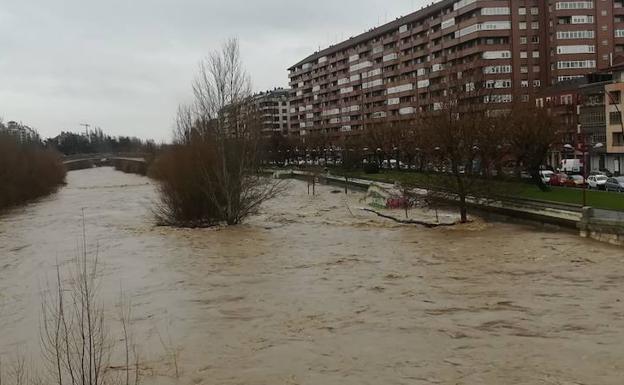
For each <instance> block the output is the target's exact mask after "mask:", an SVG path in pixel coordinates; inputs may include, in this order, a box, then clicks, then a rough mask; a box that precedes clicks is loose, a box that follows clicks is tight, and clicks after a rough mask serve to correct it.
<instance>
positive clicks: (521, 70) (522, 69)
mask: <svg viewBox="0 0 624 385" xmlns="http://www.w3.org/2000/svg"><path fill="white" fill-rule="evenodd" d="M520 73H521V74H528V73H529V67H527V66H522V67H520Z"/></svg>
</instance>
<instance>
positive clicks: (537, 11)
mask: <svg viewBox="0 0 624 385" xmlns="http://www.w3.org/2000/svg"><path fill="white" fill-rule="evenodd" d="M531 15H534V16H535V15H539V8H537V7H531Z"/></svg>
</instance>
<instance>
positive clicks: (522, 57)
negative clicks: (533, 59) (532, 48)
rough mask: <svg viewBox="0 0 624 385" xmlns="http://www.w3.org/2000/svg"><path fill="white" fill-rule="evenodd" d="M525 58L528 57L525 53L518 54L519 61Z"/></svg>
mask: <svg viewBox="0 0 624 385" xmlns="http://www.w3.org/2000/svg"><path fill="white" fill-rule="evenodd" d="M527 57H528V56H527V51H521V52H520V59H526V58H527Z"/></svg>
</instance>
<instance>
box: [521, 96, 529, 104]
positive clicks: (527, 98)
mask: <svg viewBox="0 0 624 385" xmlns="http://www.w3.org/2000/svg"><path fill="white" fill-rule="evenodd" d="M522 101H523V102H524V103H526V102H528V101H529V95H527V94H523V95H522Z"/></svg>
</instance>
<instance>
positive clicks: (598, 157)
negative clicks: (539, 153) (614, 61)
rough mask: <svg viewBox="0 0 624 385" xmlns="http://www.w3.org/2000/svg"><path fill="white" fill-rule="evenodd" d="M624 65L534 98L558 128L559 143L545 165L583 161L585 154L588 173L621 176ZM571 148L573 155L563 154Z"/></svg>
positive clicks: (623, 127)
mask: <svg viewBox="0 0 624 385" xmlns="http://www.w3.org/2000/svg"><path fill="white" fill-rule="evenodd" d="M623 92H624V64H618V65H615V66H613V67H611V68H609V69H607V70H606V71H604V72H603V73H596V74H591V75H587V76H586V77H584V78H579V79H573V80H570V81H568V82H562V83H559V84H557V85H555V86H553V87H549V88H547V89H545V90H544V91H543V92H542V93H541V94H540V96H538V97H537V98H536V103H537V105H538V106H539V107H544V108H547V109H548V111H549V112H550V114H551V115H552V116H553V117H554V118H555V120H556V122H557V124H558V126H559V127H561V141H560V142H559V143H556V144H555V145H553V148H552V150H551V152H550V155H549V159H548V163H549V165H551V166H552V167H554V168H557V167H559V166H560V164H561V160H563V159H569V158H576V159H582V158H583V150H586V151H587V152H588V156H587V158H588V163H589V164H588V171H598V170H608V171H611V172H613V173H618V174H623V173H624V138H623V133H624V122H623V121H622V111H623V110H624V101H623V100H622V93H623ZM566 144H570V145H572V146H574V147H575V148H576V151H566V150H565V149H564V146H565V145H566Z"/></svg>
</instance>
